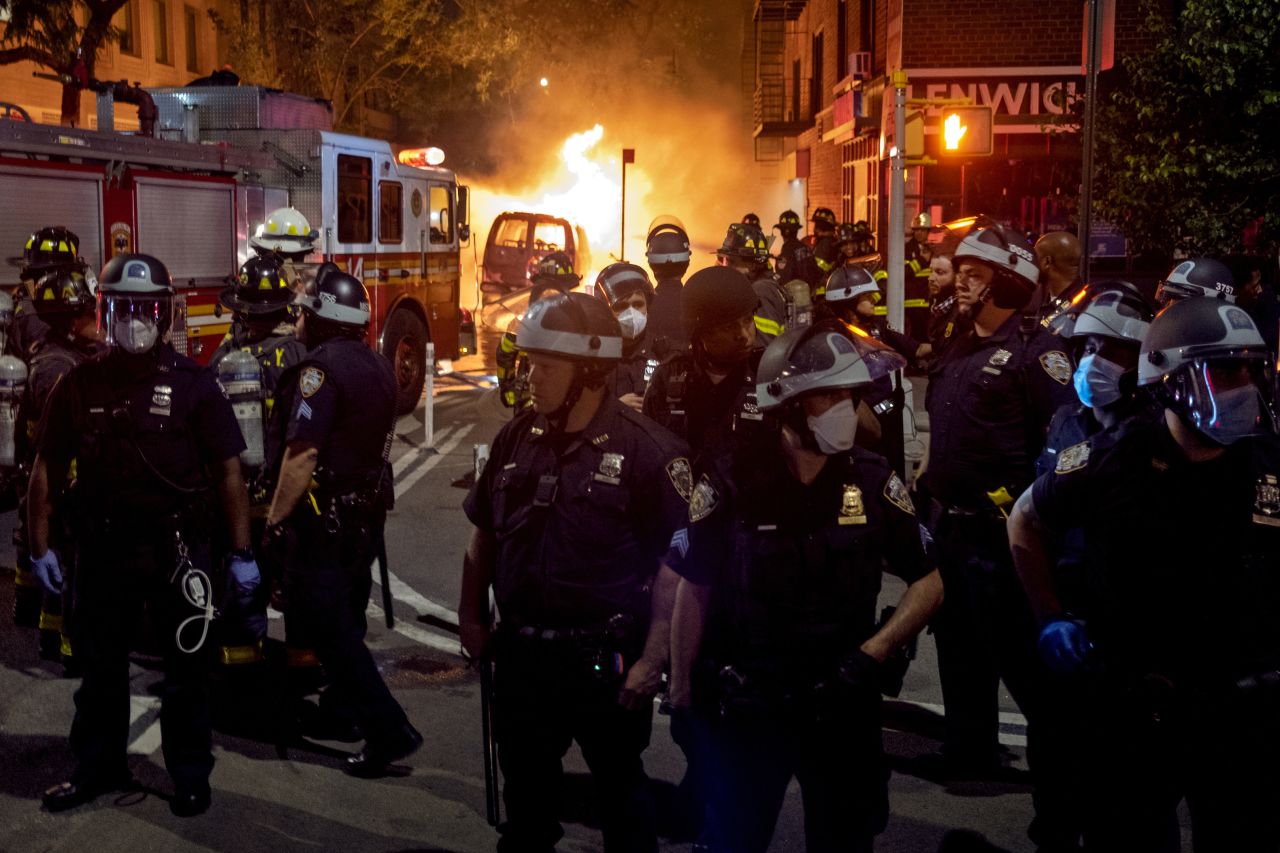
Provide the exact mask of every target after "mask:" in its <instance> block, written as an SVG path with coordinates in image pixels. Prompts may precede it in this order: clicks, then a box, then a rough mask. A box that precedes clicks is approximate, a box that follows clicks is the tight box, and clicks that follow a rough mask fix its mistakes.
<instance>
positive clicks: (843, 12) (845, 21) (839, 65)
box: [836, 0, 852, 80]
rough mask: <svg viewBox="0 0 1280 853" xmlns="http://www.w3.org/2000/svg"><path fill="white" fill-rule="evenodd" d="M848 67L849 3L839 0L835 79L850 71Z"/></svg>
mask: <svg viewBox="0 0 1280 853" xmlns="http://www.w3.org/2000/svg"><path fill="white" fill-rule="evenodd" d="M851 70H852V69H850V68H849V3H848V0H840V2H839V3H837V4H836V79H837V80H843V79H844V78H845V77H847V76H849V74H850V73H851Z"/></svg>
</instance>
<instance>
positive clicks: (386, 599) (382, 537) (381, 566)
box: [373, 527, 396, 631]
mask: <svg viewBox="0 0 1280 853" xmlns="http://www.w3.org/2000/svg"><path fill="white" fill-rule="evenodd" d="M373 544H374V547H375V548H377V549H378V550H377V557H378V574H379V576H380V577H381V579H382V613H383V615H384V616H386V619H387V630H388V631H390V630H391V629H392V628H394V627H395V626H396V615H395V613H393V612H392V610H391V608H392V607H393V606H394V605H393V603H392V601H391V577H390V575H391V569H390V568H389V567H388V566H387V535H386V528H385V527H379V528H378V535H377V538H376V539H375V540H374V543H373Z"/></svg>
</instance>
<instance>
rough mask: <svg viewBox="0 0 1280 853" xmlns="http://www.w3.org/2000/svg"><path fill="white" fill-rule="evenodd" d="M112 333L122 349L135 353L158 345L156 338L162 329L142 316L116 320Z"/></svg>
mask: <svg viewBox="0 0 1280 853" xmlns="http://www.w3.org/2000/svg"><path fill="white" fill-rule="evenodd" d="M111 333H112V338H113V339H114V340H115V342H116V344H118V345H119V346H120V348H121V349H123V350H124V351H125V352H128V353H133V354H134V355H138V354H139V353H144V352H147V351H148V350H149V349H151V348H152V347H153V346H155V345H156V339H157V338H159V337H160V329H159V328H157V327H156V324H155V323H153V322H152V321H150V320H143V319H142V318H140V317H128V318H121V319H119V320H116V323H115V326H114V327H113V328H112V330H111Z"/></svg>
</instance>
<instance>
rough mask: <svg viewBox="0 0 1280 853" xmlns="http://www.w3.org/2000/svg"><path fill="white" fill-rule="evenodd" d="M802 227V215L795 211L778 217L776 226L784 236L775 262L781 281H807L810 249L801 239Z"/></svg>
mask: <svg viewBox="0 0 1280 853" xmlns="http://www.w3.org/2000/svg"><path fill="white" fill-rule="evenodd" d="M800 226H801V222H800V214H798V213H796V212H795V211H794V210H784V211H782V215H781V216H779V217H778V224H777V225H775V226H774V227H775V228H777V229H778V233H779V234H781V235H782V246H781V247H780V248H779V249H778V254H777V256H776V257H775V259H774V262H773V267H774V269H775V270H776V271H777V273H778V280H779V281H791V280H792V279H796V278H799V279H800V280H802V281H804V280H805V278H804V277H805V269H806V264H807V262H808V259H809V247H808V246H806V245H805V244H804V243H803V242H801V240H800V239H799V234H800Z"/></svg>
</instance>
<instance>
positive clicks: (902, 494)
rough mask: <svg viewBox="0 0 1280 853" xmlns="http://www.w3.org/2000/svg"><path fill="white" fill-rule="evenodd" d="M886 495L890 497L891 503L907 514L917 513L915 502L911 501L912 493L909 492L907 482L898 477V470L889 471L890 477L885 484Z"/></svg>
mask: <svg viewBox="0 0 1280 853" xmlns="http://www.w3.org/2000/svg"><path fill="white" fill-rule="evenodd" d="M884 496H885V497H886V498H888V499H889V503H891V504H893V505H894V506H896V507H897V508H898V509H900V510H902V511H903V512H905V513H906V514H907V515H915V514H916V507H915V504H913V503H911V495H910V494H909V493H908V492H907V484H906V483H904V482H902V480H901V478H899V477H898V472H896V471H891V472H890V473H889V479H888V480H887V481H885V484H884Z"/></svg>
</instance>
